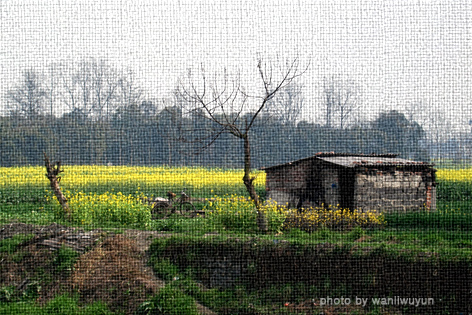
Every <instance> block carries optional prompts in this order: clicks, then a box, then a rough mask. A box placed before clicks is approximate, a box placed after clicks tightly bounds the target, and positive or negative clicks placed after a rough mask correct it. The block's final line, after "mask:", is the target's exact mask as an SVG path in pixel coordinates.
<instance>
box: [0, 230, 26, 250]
mask: <svg viewBox="0 0 472 315" xmlns="http://www.w3.org/2000/svg"><path fill="white" fill-rule="evenodd" d="M33 237H34V235H33V234H27V235H25V234H16V235H13V236H12V237H11V238H7V239H3V240H0V253H8V254H13V253H14V252H16V249H17V248H18V246H19V245H20V244H22V243H24V242H26V241H29V240H31V239H32V238H33Z"/></svg>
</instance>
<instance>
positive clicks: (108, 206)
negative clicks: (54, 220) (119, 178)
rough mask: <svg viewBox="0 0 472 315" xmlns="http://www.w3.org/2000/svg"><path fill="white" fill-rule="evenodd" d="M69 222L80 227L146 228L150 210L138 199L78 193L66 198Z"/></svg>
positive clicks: (119, 195)
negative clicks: (68, 207)
mask: <svg viewBox="0 0 472 315" xmlns="http://www.w3.org/2000/svg"><path fill="white" fill-rule="evenodd" d="M67 199H68V200H69V206H70V208H71V211H72V212H71V220H72V221H73V222H75V223H78V224H81V225H91V224H97V223H100V224H103V225H112V226H133V227H148V226H149V224H150V222H151V209H150V207H149V206H148V205H146V204H144V203H143V202H142V201H141V199H140V198H138V197H134V196H132V195H128V196H125V195H123V194H122V193H121V192H118V193H116V194H111V193H108V192H106V193H104V194H101V195H97V194H85V193H82V192H79V193H77V194H75V195H71V196H68V198H67ZM60 213H62V211H61V212H60Z"/></svg>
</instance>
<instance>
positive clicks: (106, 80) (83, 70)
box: [62, 60, 122, 120]
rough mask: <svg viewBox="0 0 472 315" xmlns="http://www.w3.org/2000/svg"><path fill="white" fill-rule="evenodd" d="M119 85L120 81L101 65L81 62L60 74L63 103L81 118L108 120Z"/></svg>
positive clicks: (113, 108) (114, 105)
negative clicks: (106, 118)
mask: <svg viewBox="0 0 472 315" xmlns="http://www.w3.org/2000/svg"><path fill="white" fill-rule="evenodd" d="M120 82H122V78H120V76H119V75H118V74H117V72H116V71H115V70H114V69H113V68H111V67H110V66H108V65H107V64H106V63H105V62H103V61H99V62H97V61H95V60H91V61H82V62H80V63H79V64H78V66H77V67H76V68H75V69H69V71H68V72H63V73H62V83H63V90H64V91H63V98H64V103H65V104H66V105H67V106H68V107H69V109H70V110H71V111H73V112H76V113H80V114H81V115H83V116H84V117H91V118H95V119H97V120H100V119H103V118H105V117H109V116H110V115H111V114H112V113H113V111H114V110H116V108H117V106H118V104H119V100H118V98H119V95H118V90H119V87H120Z"/></svg>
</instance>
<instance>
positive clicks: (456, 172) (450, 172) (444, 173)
mask: <svg viewBox="0 0 472 315" xmlns="http://www.w3.org/2000/svg"><path fill="white" fill-rule="evenodd" d="M436 178H437V180H439V181H457V182H465V181H472V168H464V169H438V171H437V172H436Z"/></svg>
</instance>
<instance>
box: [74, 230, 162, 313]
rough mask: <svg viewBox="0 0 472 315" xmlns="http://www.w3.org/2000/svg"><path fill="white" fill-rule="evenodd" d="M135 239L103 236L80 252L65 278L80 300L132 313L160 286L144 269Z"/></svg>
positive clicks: (120, 236)
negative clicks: (104, 304) (82, 253)
mask: <svg viewBox="0 0 472 315" xmlns="http://www.w3.org/2000/svg"><path fill="white" fill-rule="evenodd" d="M142 255H143V254H142V253H141V252H140V251H139V250H138V247H137V245H136V242H135V241H134V240H131V239H128V238H126V237H125V236H123V235H114V236H112V237H109V238H107V239H105V240H104V241H103V242H102V243H101V244H100V245H99V246H97V247H95V248H94V249H93V250H91V251H89V252H87V253H85V254H84V255H82V256H80V258H79V260H78V261H77V263H76V264H75V268H74V271H73V273H72V275H71V277H70V279H69V283H70V286H71V289H72V290H73V291H75V292H79V294H80V299H81V301H83V302H85V303H92V302H93V301H97V300H101V301H104V302H105V303H106V304H107V305H108V306H109V307H110V308H111V309H112V310H117V311H118V310H119V311H125V312H126V313H127V314H132V313H133V312H134V311H135V310H136V308H137V307H138V306H139V305H140V304H141V303H142V302H144V301H145V300H146V299H147V298H148V297H149V296H150V295H153V294H154V293H156V292H157V290H158V289H159V288H161V287H163V286H164V282H163V281H159V280H157V279H156V278H155V277H154V275H153V273H152V271H150V270H148V269H146V266H145V264H144V262H143V257H142Z"/></svg>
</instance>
